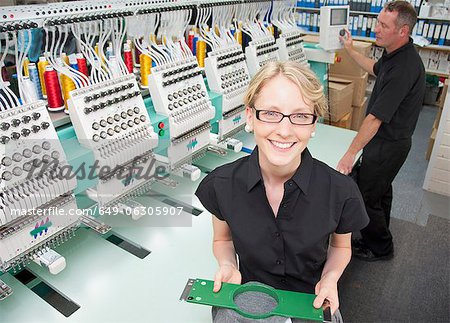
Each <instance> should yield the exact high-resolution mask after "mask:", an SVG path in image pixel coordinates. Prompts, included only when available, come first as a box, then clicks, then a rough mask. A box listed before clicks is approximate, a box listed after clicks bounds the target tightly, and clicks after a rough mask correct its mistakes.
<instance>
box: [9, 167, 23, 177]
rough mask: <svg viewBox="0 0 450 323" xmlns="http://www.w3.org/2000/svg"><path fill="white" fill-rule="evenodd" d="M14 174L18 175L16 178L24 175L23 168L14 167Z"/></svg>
mask: <svg viewBox="0 0 450 323" xmlns="http://www.w3.org/2000/svg"><path fill="white" fill-rule="evenodd" d="M12 173H13V174H14V175H16V176H20V175H22V173H23V170H22V168H20V167H14V169H13V171H12Z"/></svg>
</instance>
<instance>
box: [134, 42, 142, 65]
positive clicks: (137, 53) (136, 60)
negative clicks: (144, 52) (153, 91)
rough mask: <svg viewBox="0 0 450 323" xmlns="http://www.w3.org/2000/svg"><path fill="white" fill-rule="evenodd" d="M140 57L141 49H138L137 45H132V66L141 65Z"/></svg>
mask: <svg viewBox="0 0 450 323" xmlns="http://www.w3.org/2000/svg"><path fill="white" fill-rule="evenodd" d="M140 58H141V51H140V50H139V49H137V47H134V66H135V67H140V66H141V62H140Z"/></svg>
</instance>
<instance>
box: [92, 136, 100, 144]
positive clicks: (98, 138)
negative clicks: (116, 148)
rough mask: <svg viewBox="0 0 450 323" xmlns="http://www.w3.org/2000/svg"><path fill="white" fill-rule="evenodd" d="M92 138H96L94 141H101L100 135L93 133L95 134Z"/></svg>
mask: <svg viewBox="0 0 450 323" xmlns="http://www.w3.org/2000/svg"><path fill="white" fill-rule="evenodd" d="M92 140H94V142H97V141H99V140H100V137H99V135H93V136H92Z"/></svg>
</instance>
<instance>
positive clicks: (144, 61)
mask: <svg viewBox="0 0 450 323" xmlns="http://www.w3.org/2000/svg"><path fill="white" fill-rule="evenodd" d="M139 62H140V63H141V85H142V86H148V76H149V75H150V74H151V68H152V59H151V58H150V56H147V55H145V54H141V55H139Z"/></svg>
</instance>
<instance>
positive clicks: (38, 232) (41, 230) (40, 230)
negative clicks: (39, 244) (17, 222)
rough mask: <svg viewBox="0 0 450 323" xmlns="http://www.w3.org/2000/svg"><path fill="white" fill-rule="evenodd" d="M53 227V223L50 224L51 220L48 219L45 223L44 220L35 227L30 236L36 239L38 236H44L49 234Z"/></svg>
mask: <svg viewBox="0 0 450 323" xmlns="http://www.w3.org/2000/svg"><path fill="white" fill-rule="evenodd" d="M52 225H53V223H52V222H50V220H49V219H48V218H47V219H46V220H45V222H44V220H42V221H41V223H40V224H39V222H38V223H36V225H35V226H34V229H33V230H31V231H30V235H31V236H32V237H34V238H35V239H36V238H37V237H38V236H42V234H46V233H47V232H48V229H49V228H50V227H51V226H52Z"/></svg>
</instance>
